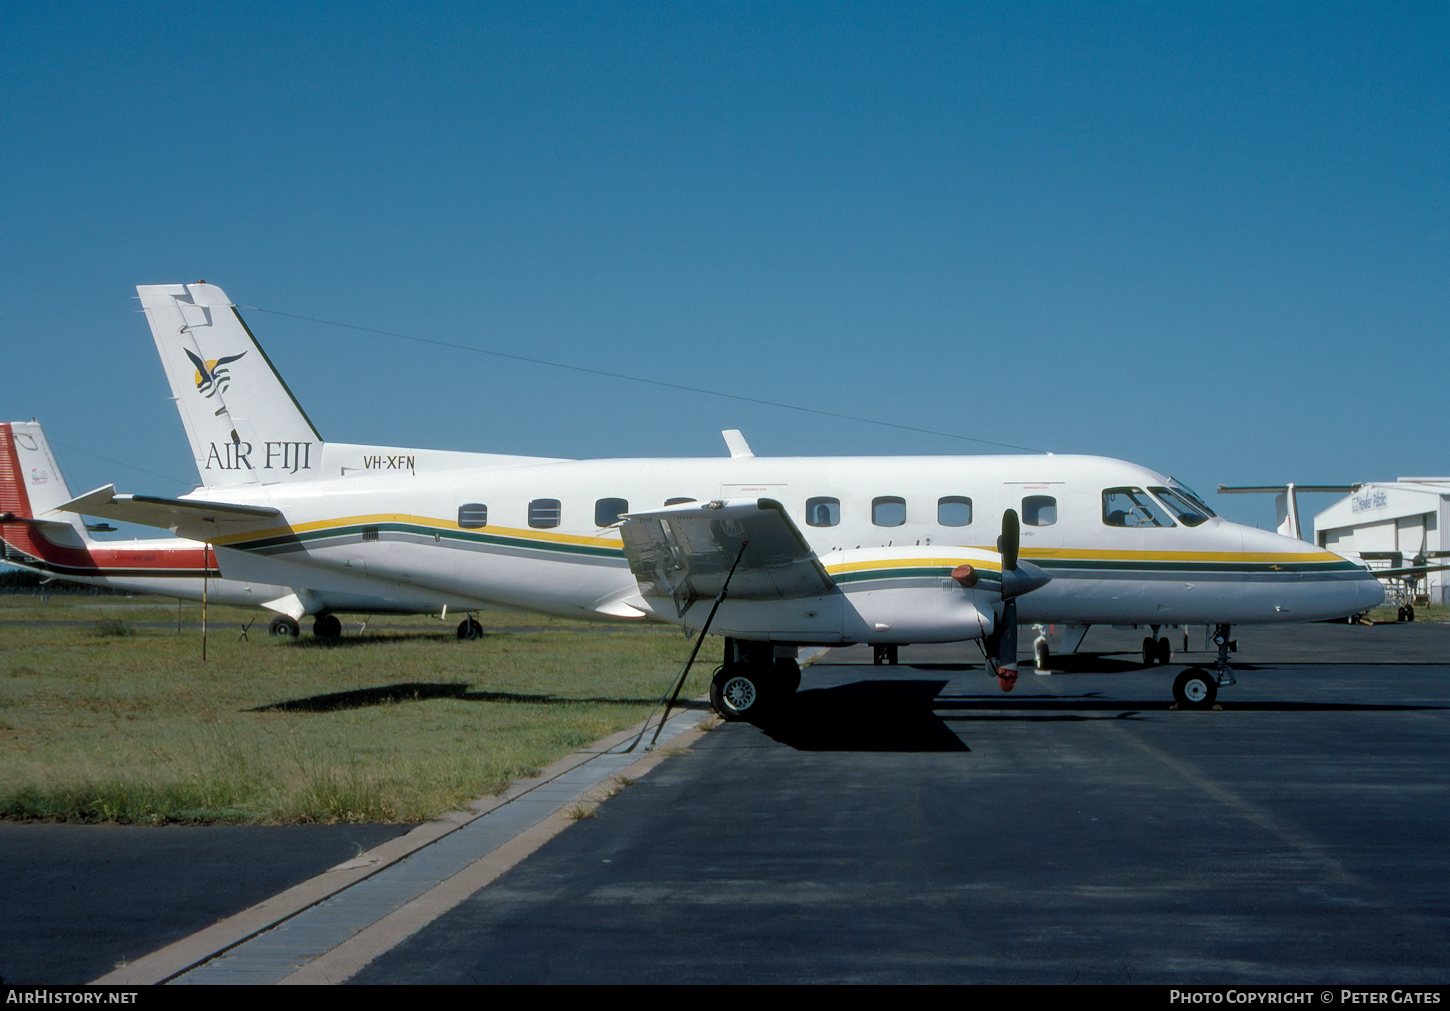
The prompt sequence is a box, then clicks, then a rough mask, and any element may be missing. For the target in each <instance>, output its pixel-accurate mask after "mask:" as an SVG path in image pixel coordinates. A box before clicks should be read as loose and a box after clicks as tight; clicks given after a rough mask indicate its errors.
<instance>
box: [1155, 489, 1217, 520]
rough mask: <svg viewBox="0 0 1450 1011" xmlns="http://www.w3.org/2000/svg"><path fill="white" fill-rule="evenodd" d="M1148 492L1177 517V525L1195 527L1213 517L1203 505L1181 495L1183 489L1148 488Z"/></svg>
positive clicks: (1187, 496)
mask: <svg viewBox="0 0 1450 1011" xmlns="http://www.w3.org/2000/svg"><path fill="white" fill-rule="evenodd" d="M1148 490H1149V491H1151V492H1152V493H1153V494H1154V495H1157V496H1158V500H1159V501H1160V502H1162V503H1163V504H1164V505H1166V506H1167V507H1168V509H1169V511H1170V512H1172V513H1173V515H1174V516H1176V517H1178V522H1179V523H1182V524H1183V525H1184V526H1186V527H1196V526H1198V525H1199V524H1200V523H1204V522H1206V521H1207V520H1208V517H1209V516H1212V515H1213V513H1211V512H1209V510H1208V507H1207V506H1205V505H1203V503H1201V502H1199V501H1198V500H1197V499H1195V498H1191V497H1190V496H1189V495H1185V494H1182V492H1183V491H1184V489H1178V490H1174V489H1172V488H1149V489H1148Z"/></svg>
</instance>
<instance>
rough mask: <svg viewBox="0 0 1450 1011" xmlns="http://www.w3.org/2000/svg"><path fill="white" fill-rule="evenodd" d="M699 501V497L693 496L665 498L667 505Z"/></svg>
mask: <svg viewBox="0 0 1450 1011" xmlns="http://www.w3.org/2000/svg"><path fill="white" fill-rule="evenodd" d="M698 501H699V499H693V498H667V499H665V505H667V506H672V505H684V504H685V503H686V502H698Z"/></svg>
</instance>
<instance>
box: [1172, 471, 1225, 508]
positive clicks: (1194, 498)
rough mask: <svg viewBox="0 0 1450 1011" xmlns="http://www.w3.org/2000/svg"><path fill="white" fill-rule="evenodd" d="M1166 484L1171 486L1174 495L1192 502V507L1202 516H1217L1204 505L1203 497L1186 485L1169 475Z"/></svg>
mask: <svg viewBox="0 0 1450 1011" xmlns="http://www.w3.org/2000/svg"><path fill="white" fill-rule="evenodd" d="M1168 483H1169V484H1171V485H1172V486H1173V491H1174V493H1176V494H1178V495H1182V496H1183V497H1184V498H1186V499H1188V501H1190V502H1192V503H1193V507H1194V508H1195V509H1197V510H1198V511H1199V512H1201V513H1203V515H1205V516H1217V515H1218V513H1216V512H1214V511H1213V510H1212V509H1210V508H1209V507H1208V506H1207V505H1205V504H1204V501H1203V496H1202V495H1200V494H1198V492H1196V491H1194V490H1193V489H1192V488H1190V487H1188V485H1186V484H1184V483H1183V482H1182V481H1180V480H1178V478H1176V477H1174V476H1172V475H1171V474H1170V475H1169V476H1168Z"/></svg>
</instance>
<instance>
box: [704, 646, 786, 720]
mask: <svg viewBox="0 0 1450 1011" xmlns="http://www.w3.org/2000/svg"><path fill="white" fill-rule="evenodd" d="M792 652H794V650H792ZM800 685H801V668H800V664H798V663H796V660H795V657H793V656H777V655H776V647H775V646H773V645H771V644H770V643H768V642H747V641H745V640H743V639H726V640H725V662H724V663H723V664H721V665H720V668H719V670H717V671H715V676H714V677H713V678H712V679H711V680H710V705H711V706H712V707H713V708H714V710H715V712H716V713H718V714H719V716H720V718H721V719H722V720H730V721H732V722H734V721H737V720H749V721H750V722H752V723H758V722H760V720H761V719H763V718H765V717H766V716H768V715H770V714H771V713H772V712H774V711H776V710H778V709H779V708H780V706H781V705H783V704H784V703H785V702H786V700H788V699H789V698H790V697H791V696H792V695H794V694H795V692H796V689H798V688H799V687H800Z"/></svg>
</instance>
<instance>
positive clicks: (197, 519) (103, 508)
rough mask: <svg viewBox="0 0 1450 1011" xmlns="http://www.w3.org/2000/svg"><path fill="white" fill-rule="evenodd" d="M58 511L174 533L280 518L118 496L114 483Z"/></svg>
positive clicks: (225, 505) (227, 506)
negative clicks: (203, 525)
mask: <svg viewBox="0 0 1450 1011" xmlns="http://www.w3.org/2000/svg"><path fill="white" fill-rule="evenodd" d="M57 508H58V509H61V510H64V511H65V512H72V513H83V514H84V515H86V516H105V517H106V518H107V519H114V520H122V521H124V522H126V523H139V524H141V525H142V526H148V527H160V528H161V529H163V530H171V531H173V532H174V531H175V530H176V529H177V528H178V527H181V526H190V527H193V528H194V526H195V525H196V524H198V523H210V524H213V525H215V526H218V527H220V526H223V525H229V524H235V525H245V524H249V523H257V522H259V521H262V520H269V519H275V518H277V517H278V516H281V515H282V512H281V510H280V509H273V508H272V507H271V506H253V505H237V504H234V503H229V502H192V501H188V500H186V499H177V498H156V497H154V496H152V495H117V494H116V486H115V485H113V484H108V485H106V486H105V487H103V488H97V489H96V490H95V491H88V492H86V493H85V494H84V495H81V496H80V497H79V498H73V499H71V500H70V501H69V502H67V503H65V504H64V505H62V506H58V507H57Z"/></svg>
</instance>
